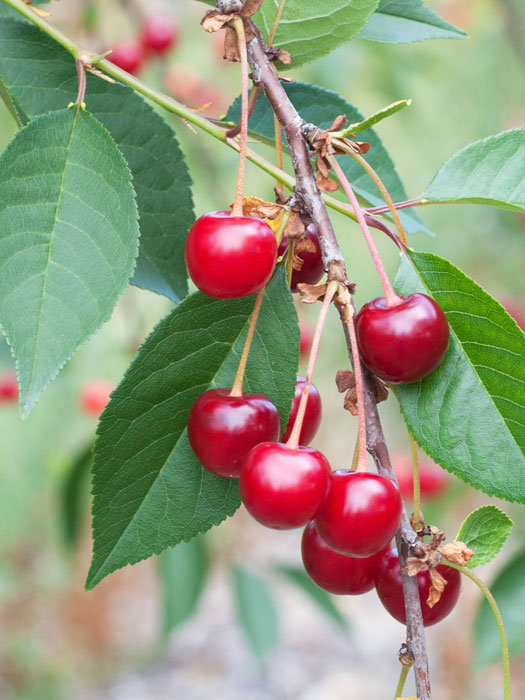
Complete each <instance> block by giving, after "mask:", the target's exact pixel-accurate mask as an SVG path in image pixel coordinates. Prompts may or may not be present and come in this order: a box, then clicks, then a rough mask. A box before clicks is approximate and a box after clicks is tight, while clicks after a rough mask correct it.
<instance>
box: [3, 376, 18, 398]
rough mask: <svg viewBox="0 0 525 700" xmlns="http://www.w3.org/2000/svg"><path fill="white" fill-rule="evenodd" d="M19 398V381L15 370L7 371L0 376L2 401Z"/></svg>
mask: <svg viewBox="0 0 525 700" xmlns="http://www.w3.org/2000/svg"><path fill="white" fill-rule="evenodd" d="M17 400H18V381H17V379H16V374H15V373H14V372H6V373H5V374H3V375H2V376H1V377H0V403H10V402H14V401H17Z"/></svg>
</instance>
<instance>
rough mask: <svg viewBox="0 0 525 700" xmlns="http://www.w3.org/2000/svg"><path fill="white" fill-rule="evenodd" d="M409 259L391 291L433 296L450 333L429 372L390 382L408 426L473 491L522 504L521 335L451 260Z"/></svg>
mask: <svg viewBox="0 0 525 700" xmlns="http://www.w3.org/2000/svg"><path fill="white" fill-rule="evenodd" d="M410 257H411V259H412V262H411V261H410V260H409V258H408V257H407V256H403V257H402V259H401V264H400V267H399V270H398V274H397V277H396V281H395V287H396V291H397V292H398V293H400V294H407V293H411V292H424V293H426V294H430V295H431V296H433V297H434V298H435V300H436V301H437V302H438V304H439V305H440V306H441V308H442V309H443V311H444V312H445V314H446V316H447V319H448V322H449V324H450V335H451V337H450V343H449V347H448V351H447V354H446V355H445V358H444V360H443V362H442V363H441V364H440V365H439V367H438V368H437V369H435V370H434V372H432V373H431V374H430V375H428V376H427V377H425V378H424V379H423V380H422V381H420V382H414V383H412V384H404V385H403V384H399V385H397V386H396V387H395V392H396V394H397V396H398V398H399V401H400V404H401V410H402V412H403V415H404V417H405V420H406V422H407V424H408V427H409V430H410V432H411V433H412V435H413V436H414V438H415V439H416V440H417V442H418V443H419V444H420V445H421V446H422V447H423V449H424V450H425V451H426V452H428V454H429V455H430V456H431V457H432V458H433V459H434V461H436V462H437V463H438V464H440V465H441V466H442V467H444V468H445V469H447V470H448V471H451V472H453V473H454V474H456V476H459V477H460V478H461V479H463V480H464V481H466V482H467V483H469V484H471V485H472V486H474V488H476V489H479V490H480V491H483V492H485V493H487V494H488V495H489V496H498V497H499V498H504V499H506V500H508V501H519V502H521V503H525V411H524V408H525V335H524V334H523V332H522V331H521V330H520V329H519V328H518V326H517V324H516V322H515V321H514V319H513V318H511V317H510V316H509V315H508V314H507V312H506V311H505V310H504V309H503V307H502V306H501V304H499V303H498V302H497V301H496V300H495V299H493V298H492V297H490V296H489V295H488V294H487V293H486V292H485V291H484V290H483V289H481V287H479V286H478V285H477V284H476V283H475V282H474V281H473V280H471V279H469V278H468V277H467V276H466V275H465V274H464V273H463V272H461V271H460V270H458V268H457V267H454V265H452V263H450V262H448V261H447V260H444V259H443V258H439V257H438V256H436V255H431V254H430V253H411V256H410Z"/></svg>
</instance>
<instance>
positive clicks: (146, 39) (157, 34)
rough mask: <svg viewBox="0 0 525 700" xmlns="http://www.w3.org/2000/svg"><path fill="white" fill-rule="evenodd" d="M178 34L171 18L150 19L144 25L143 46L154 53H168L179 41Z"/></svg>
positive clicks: (141, 36)
mask: <svg viewBox="0 0 525 700" xmlns="http://www.w3.org/2000/svg"><path fill="white" fill-rule="evenodd" d="M177 36H178V32H177V28H176V27H175V24H174V23H173V20H171V19H170V18H169V17H149V18H148V19H147V20H146V21H145V22H144V23H143V25H142V29H141V34H140V38H141V41H142V45H143V46H144V47H145V48H146V49H148V50H149V51H152V52H153V53H158V54H163V53H167V52H168V51H169V50H170V49H171V48H172V46H173V45H174V44H175V41H176V40H177Z"/></svg>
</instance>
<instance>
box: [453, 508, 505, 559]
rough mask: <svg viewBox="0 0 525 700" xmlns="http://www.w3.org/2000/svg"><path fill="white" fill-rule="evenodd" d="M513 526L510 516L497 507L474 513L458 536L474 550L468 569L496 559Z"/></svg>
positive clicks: (463, 525) (465, 522) (478, 509)
mask: <svg viewBox="0 0 525 700" xmlns="http://www.w3.org/2000/svg"><path fill="white" fill-rule="evenodd" d="M513 525H514V523H513V522H512V520H511V519H510V518H509V516H508V515H507V514H506V513H504V512H503V511H502V510H500V509H499V508H498V507H497V506H492V505H488V506H481V508H477V509H476V510H475V511H473V512H472V513H471V514H470V515H469V516H468V518H466V520H465V521H464V522H463V524H462V526H461V527H460V529H459V532H458V534H457V535H456V540H459V541H460V542H464V543H465V544H466V545H467V547H469V548H470V549H472V550H474V556H473V557H472V559H471V560H470V561H469V562H468V564H467V566H468V568H469V569H473V568H474V567H475V566H480V565H481V564H488V562H489V561H491V560H492V559H494V557H495V556H496V554H497V553H498V552H499V550H500V549H501V548H502V547H503V545H504V544H505V540H506V539H507V537H508V536H509V535H510V531H511V530H512V526H513Z"/></svg>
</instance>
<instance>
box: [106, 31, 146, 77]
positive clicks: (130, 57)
mask: <svg viewBox="0 0 525 700" xmlns="http://www.w3.org/2000/svg"><path fill="white" fill-rule="evenodd" d="M145 58H146V52H145V51H144V46H143V45H142V43H141V42H140V41H137V40H136V39H129V40H127V41H122V42H120V44H116V45H115V46H114V47H113V50H112V52H111V53H110V54H109V56H108V61H111V63H114V64H115V65H116V66H118V67H119V68H122V70H125V71H126V72H128V73H132V74H135V73H139V72H140V69H141V68H142V66H143V65H144V60H145Z"/></svg>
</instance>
